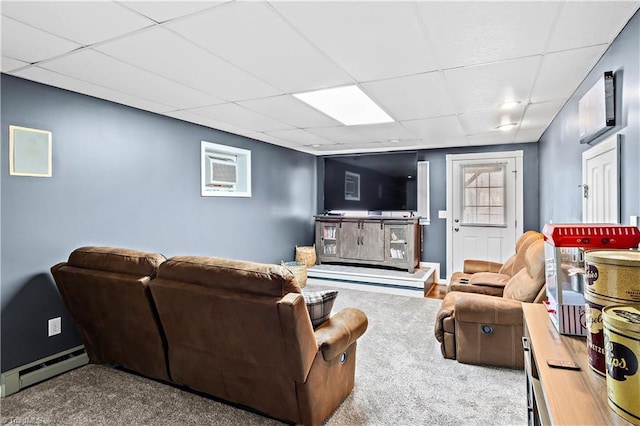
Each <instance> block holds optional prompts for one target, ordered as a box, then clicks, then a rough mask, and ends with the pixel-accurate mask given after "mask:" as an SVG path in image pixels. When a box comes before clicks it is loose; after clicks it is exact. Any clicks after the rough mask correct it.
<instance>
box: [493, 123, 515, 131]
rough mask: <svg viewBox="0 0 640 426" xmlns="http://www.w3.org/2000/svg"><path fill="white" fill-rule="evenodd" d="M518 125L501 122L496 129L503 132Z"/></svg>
mask: <svg viewBox="0 0 640 426" xmlns="http://www.w3.org/2000/svg"><path fill="white" fill-rule="evenodd" d="M517 125H518V123H505V124H501V125H499V126H498V127H496V129H498V130H501V131H503V132H508V131H509V130H511V129H514V128H515V127H516V126H517Z"/></svg>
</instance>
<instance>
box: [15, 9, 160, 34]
mask: <svg viewBox="0 0 640 426" xmlns="http://www.w3.org/2000/svg"><path fill="white" fill-rule="evenodd" d="M34 5H37V7H34ZM2 14H3V15H6V16H10V17H12V18H14V19H16V20H18V21H21V22H24V23H25V24H28V25H31V26H34V27H36V28H40V29H42V30H44V31H47V32H50V33H52V34H56V35H58V36H60V37H64V38H66V39H69V40H73V41H75V42H77V43H80V44H83V45H90V44H93V43H97V42H99V41H103V40H107V39H110V38H113V37H116V36H119V35H122V34H127V33H130V32H132V31H135V30H138V29H141V28H145V27H148V26H150V25H152V24H153V23H154V22H153V21H151V20H150V19H147V18H145V17H143V16H141V15H139V14H138V13H135V12H133V11H131V10H129V9H126V8H124V7H122V6H121V5H119V4H118V3H115V2H106V1H51V2H48V1H40V2H30V1H8V2H2ZM52 16H55V17H64V18H62V19H61V18H57V19H52V18H51V17H52Z"/></svg>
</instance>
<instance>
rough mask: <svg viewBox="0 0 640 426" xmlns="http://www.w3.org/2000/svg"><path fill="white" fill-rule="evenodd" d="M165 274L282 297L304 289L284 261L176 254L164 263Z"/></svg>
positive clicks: (255, 293) (227, 288) (206, 283)
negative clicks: (282, 264)
mask: <svg viewBox="0 0 640 426" xmlns="http://www.w3.org/2000/svg"><path fill="white" fill-rule="evenodd" d="M160 270H161V275H162V278H163V279H165V280H176V281H183V282H189V283H192V284H198V285H201V286H203V287H207V288H216V289H219V290H228V291H232V292H235V293H249V294H254V295H262V296H277V297H282V296H284V295H285V294H287V293H300V287H299V286H298V284H297V283H296V281H295V278H294V276H293V274H292V273H291V272H290V271H289V270H288V269H287V268H285V267H283V266H281V265H271V264H264V263H256V262H248V261H243V260H235V259H225V258H221V257H205V256H175V257H172V258H171V259H169V260H168V261H167V262H164V263H163V264H162V267H161V268H160Z"/></svg>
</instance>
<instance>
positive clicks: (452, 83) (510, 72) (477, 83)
mask: <svg viewBox="0 0 640 426" xmlns="http://www.w3.org/2000/svg"><path fill="white" fill-rule="evenodd" d="M539 63H540V57H539V56H530V57H528V58H521V59H514V60H511V61H504V62H496V63H492V64H486V65H477V66H472V67H466V68H456V69H452V70H446V71H445V72H444V76H445V79H446V81H447V87H449V90H450V91H451V95H452V98H453V103H454V104H455V105H456V107H457V109H458V111H461V112H468V111H477V110H483V109H487V108H496V107H497V106H498V105H500V104H501V103H502V102H503V100H504V99H522V100H524V101H526V100H527V99H528V96H529V92H530V91H531V87H532V86H533V83H534V79H535V76H536V72H537V70H538V66H539Z"/></svg>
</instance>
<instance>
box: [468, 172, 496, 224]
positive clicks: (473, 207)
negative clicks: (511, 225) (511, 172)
mask: <svg viewBox="0 0 640 426" xmlns="http://www.w3.org/2000/svg"><path fill="white" fill-rule="evenodd" d="M505 170H506V164H481V165H478V164H474V165H466V166H462V176H464V183H463V185H464V188H463V189H464V190H463V191H462V194H463V198H464V199H463V200H462V205H463V212H462V224H463V225H493V226H505V224H506V220H505V205H504V187H505V184H506V181H505V176H506V174H505Z"/></svg>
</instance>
